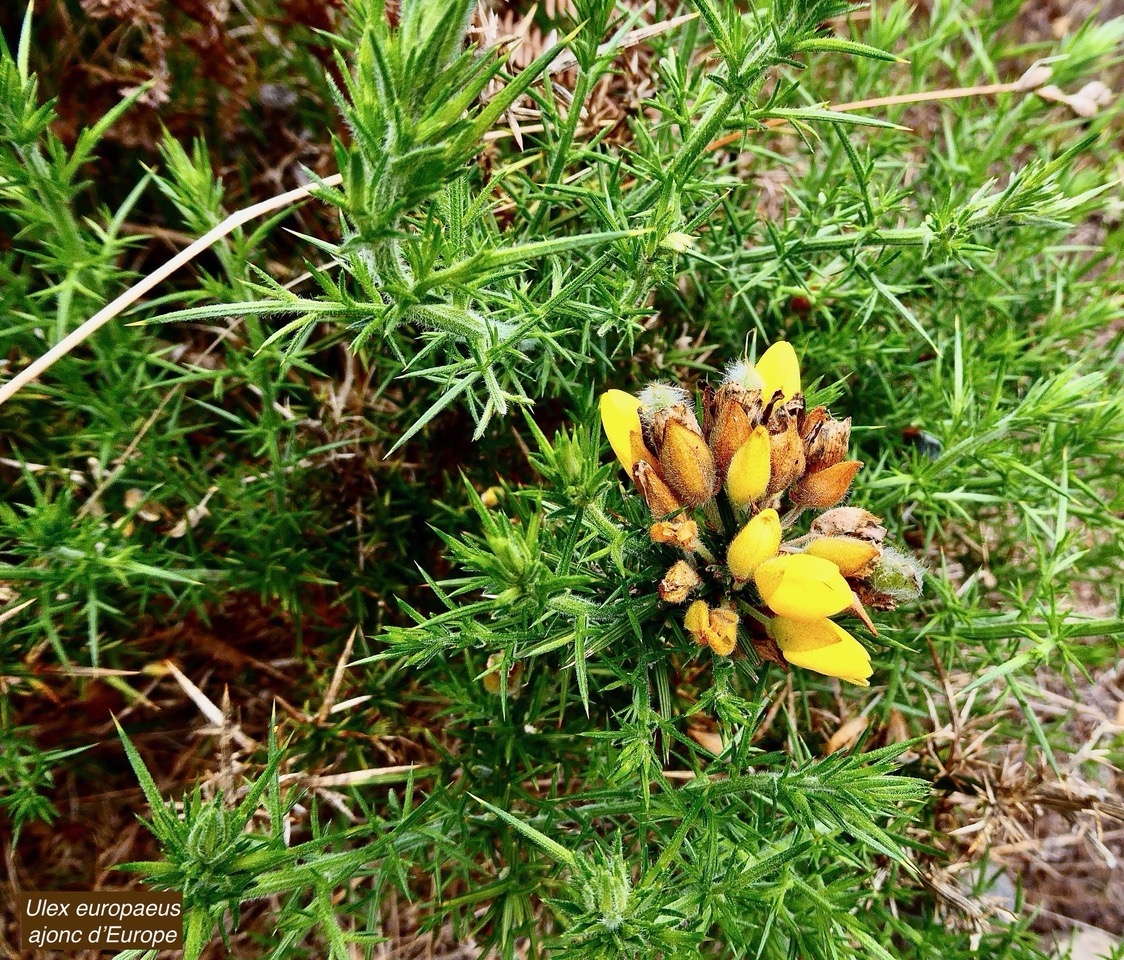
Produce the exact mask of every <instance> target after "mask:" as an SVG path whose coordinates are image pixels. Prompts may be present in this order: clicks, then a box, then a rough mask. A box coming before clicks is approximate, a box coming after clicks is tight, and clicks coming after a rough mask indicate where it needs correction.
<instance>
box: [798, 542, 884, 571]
mask: <svg viewBox="0 0 1124 960" xmlns="http://www.w3.org/2000/svg"><path fill="white" fill-rule="evenodd" d="M804 552H805V553H806V554H808V556H810V557H823V559H824V560H830V561H831V562H832V563H834V564H835V565H836V566H837V567H838V568H839V572H840V573H841V574H843V576H845V577H853V576H857V575H858V574H860V573H861V572H862V571H863V570H865V569H866V568H867V567H868V566H869V565H870V563H871V561H873V560H874V559H875V558H876V557H877V556H878V555H879V554H880V553H881V552H882V551H881V550H879V549H878V547H876V546H875V545H874V544H873V543H868V542H867V541H866V540H858V539H856V538H855V537H819V538H818V539H816V540H813V541H812V542H811V543H809V544H808V546H807V547H805V548H804Z"/></svg>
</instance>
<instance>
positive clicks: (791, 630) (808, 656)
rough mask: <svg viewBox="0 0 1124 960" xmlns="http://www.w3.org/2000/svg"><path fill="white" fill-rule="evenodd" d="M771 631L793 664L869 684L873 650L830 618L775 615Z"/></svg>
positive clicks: (855, 682)
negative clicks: (868, 648)
mask: <svg viewBox="0 0 1124 960" xmlns="http://www.w3.org/2000/svg"><path fill="white" fill-rule="evenodd" d="M769 635H770V636H771V637H772V638H773V639H774V640H775V641H776V642H777V646H778V647H780V648H781V652H782V653H783V654H784V658H785V659H786V660H787V661H788V662H789V663H791V664H792V665H793V666H794V667H803V668H804V669H805V670H814V671H815V672H816V673H822V674H824V675H825V676H828V677H839V679H840V680H846V681H847V682H848V683H853V684H856V685H857V686H860V687H868V686H870V684H869V682H868V680H867V678H868V677H869V676H870V675H871V673H872V672H873V671H872V669H871V666H870V654H869V653H867V652H866V648H865V647H863V645H862V644H861V643H859V642H858V640H856V639H855V638H854V637H852V636H851V635H850V634H849V633H848V632H847V631H846V630H844V629H843V628H842V627H841V626H839V625H838V624H836V623H833V622H832V621H831V620H815V621H812V622H810V623H809V622H805V621H800V620H790V619H787V618H786V617H774V618H773V619H772V620H770V621H769Z"/></svg>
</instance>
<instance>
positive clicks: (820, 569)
mask: <svg viewBox="0 0 1124 960" xmlns="http://www.w3.org/2000/svg"><path fill="white" fill-rule="evenodd" d="M753 580H754V583H756V584H757V592H758V593H760V594H761V599H762V600H764V601H765V604H766V606H768V607H769V609H770V610H772V611H773V613H777V614H780V615H781V616H782V617H788V618H789V619H792V620H801V621H805V622H807V621H810V620H822V619H823V618H824V617H830V616H832V615H833V614H836V613H841V612H842V611H844V610H846V609H847V608H849V607H850V606H851V603H852V602H853V600H854V597H853V596H852V594H851V588H850V586H849V585H848V583H847V581H846V580H844V579H843V575H842V574H841V573H840V572H839V568H838V567H837V566H836V565H835V564H834V563H832V562H831V561H830V560H824V559H823V558H822V557H810V556H808V555H807V554H806V553H792V554H785V555H783V556H780V557H774V558H773V559H772V560H766V561H765V562H764V563H762V564H761V565H760V566H759V567H758V568H757V569H756V570H755V571H754V574H753Z"/></svg>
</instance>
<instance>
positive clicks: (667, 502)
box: [632, 460, 683, 517]
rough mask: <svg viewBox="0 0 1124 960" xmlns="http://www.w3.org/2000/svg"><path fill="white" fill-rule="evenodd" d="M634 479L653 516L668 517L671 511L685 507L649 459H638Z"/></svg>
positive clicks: (634, 468) (633, 469) (633, 473)
mask: <svg viewBox="0 0 1124 960" xmlns="http://www.w3.org/2000/svg"><path fill="white" fill-rule="evenodd" d="M632 479H633V480H634V481H635V482H636V487H637V489H639V491H640V493H641V494H642V495H643V497H644V501H645V502H646V503H647V504H648V509H649V510H651V511H652V516H653V517H666V516H667V515H668V514H669V513H674V512H675V511H676V510H681V509H682V508H683V504H682V503H680V502H679V500H678V498H677V497H676V496H675V494H674V493H672V492H671V490H669V489H668V486H667V484H666V483H664V482H663V479H662V478H661V477H660V475H659V472H658V471H657V469H656V468H655V467H653V466H652V465H651V464H650V463H648V461H647V460H637V461H636V465H635V466H634V467H633V468H632Z"/></svg>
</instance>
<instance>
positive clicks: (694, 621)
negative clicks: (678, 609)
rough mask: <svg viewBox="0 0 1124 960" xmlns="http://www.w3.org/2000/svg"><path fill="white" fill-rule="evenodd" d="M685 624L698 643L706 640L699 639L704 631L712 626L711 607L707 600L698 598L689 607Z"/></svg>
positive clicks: (685, 616) (684, 617)
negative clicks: (708, 605)
mask: <svg viewBox="0 0 1124 960" xmlns="http://www.w3.org/2000/svg"><path fill="white" fill-rule="evenodd" d="M683 626H684V627H686V628H687V632H688V633H690V634H691V635H692V636H693V637H694V638H695V642H696V643H705V642H706V641H705V640H700V639H699V637H700V635H701V634H702V633H703V631H704V630H707V629H708V628H709V627H710V608H709V607H707V605H706V601H705V600H696V601H695V602H694V603H692V604H691V605H690V606H689V607H688V608H687V612H686V614H684V616H683Z"/></svg>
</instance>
